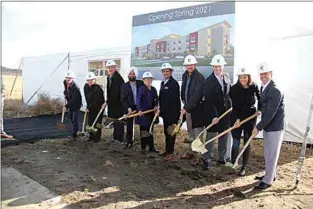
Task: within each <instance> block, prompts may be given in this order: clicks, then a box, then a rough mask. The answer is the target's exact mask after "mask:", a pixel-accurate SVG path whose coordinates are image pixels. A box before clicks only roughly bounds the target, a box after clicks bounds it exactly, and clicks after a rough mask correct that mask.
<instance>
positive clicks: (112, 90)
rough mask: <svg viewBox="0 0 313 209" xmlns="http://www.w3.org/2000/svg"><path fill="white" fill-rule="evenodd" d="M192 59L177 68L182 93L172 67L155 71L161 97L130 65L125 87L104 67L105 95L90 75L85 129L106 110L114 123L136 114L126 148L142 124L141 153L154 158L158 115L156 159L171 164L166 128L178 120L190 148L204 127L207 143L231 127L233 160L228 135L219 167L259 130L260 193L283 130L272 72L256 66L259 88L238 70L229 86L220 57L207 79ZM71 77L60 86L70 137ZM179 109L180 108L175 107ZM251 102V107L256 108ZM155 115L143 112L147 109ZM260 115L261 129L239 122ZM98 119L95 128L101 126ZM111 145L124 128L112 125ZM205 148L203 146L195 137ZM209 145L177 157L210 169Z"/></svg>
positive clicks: (148, 77) (75, 92) (78, 101)
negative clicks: (160, 138) (160, 132)
mask: <svg viewBox="0 0 313 209" xmlns="http://www.w3.org/2000/svg"><path fill="white" fill-rule="evenodd" d="M197 63H198V62H197V60H196V58H195V57H194V56H193V55H187V56H186V57H185V59H184V63H183V65H184V66H185V67H186V71H185V73H184V74H183V75H182V85H181V89H180V86H179V84H178V82H177V81H176V80H175V79H174V78H173V76H172V73H173V70H174V69H173V67H172V66H171V65H170V64H169V63H164V64H163V65H162V66H161V69H160V70H161V72H162V75H163V81H162V82H161V87H160V90H159V94H158V93H157V90H156V88H155V87H153V86H152V82H153V75H152V73H151V72H149V71H147V72H144V73H143V75H142V77H141V78H139V74H138V70H137V68H135V67H131V68H130V70H129V72H128V81H127V82H126V83H125V82H124V79H123V78H122V76H121V75H120V74H119V72H118V71H117V70H116V63H115V62H114V61H113V60H110V61H108V62H107V63H106V67H107V69H108V74H109V75H108V77H107V88H106V89H107V93H106V95H107V97H106V98H104V92H103V90H102V88H101V87H100V86H99V85H97V84H96V79H95V78H96V77H95V75H94V74H93V73H91V72H90V73H88V74H87V76H86V81H87V83H86V84H85V86H84V93H85V99H86V102H87V109H86V111H88V112H89V116H88V125H91V124H92V123H93V122H94V120H95V118H96V116H97V114H98V113H99V111H101V110H103V109H105V108H106V107H108V117H110V118H114V119H118V118H120V117H122V116H125V115H126V116H127V115H128V116H129V115H132V114H134V113H135V112H136V113H138V114H139V116H138V117H136V118H128V119H127V132H126V146H125V149H128V148H131V147H133V142H134V125H135V123H137V124H138V125H139V126H140V138H141V139H140V140H141V153H142V154H145V153H146V152H147V151H146V147H147V146H148V147H149V149H148V152H152V153H159V151H158V150H157V149H156V148H155V147H154V139H153V134H151V132H150V127H152V128H153V124H152V123H158V119H157V120H153V119H154V118H155V116H157V117H159V116H160V117H162V119H163V127H164V135H165V142H166V143H165V151H164V152H162V153H159V155H160V156H164V157H165V160H167V161H171V160H172V159H173V152H174V145H175V139H176V137H175V135H171V134H170V133H168V131H167V130H168V128H169V127H170V126H172V125H173V124H177V122H178V120H179V118H180V117H181V116H184V120H185V121H186V123H187V130H188V138H186V139H185V142H186V143H192V142H193V140H195V138H196V137H197V136H198V135H199V133H200V132H201V131H203V130H204V128H205V127H207V126H208V125H210V124H212V123H213V124H214V126H213V127H211V128H210V129H208V130H207V132H206V139H205V140H209V139H211V138H213V137H215V136H217V134H218V133H221V132H223V131H225V130H227V129H228V128H229V127H231V126H235V127H236V128H235V129H233V130H232V131H231V135H232V138H233V145H232V152H231V159H227V157H226V151H227V144H228V139H229V136H228V134H224V135H223V136H221V137H220V138H219V139H218V157H217V164H218V165H225V164H226V162H228V161H231V162H232V163H234V161H235V159H236V157H237V156H238V152H239V147H240V141H241V137H242V134H243V140H244V143H246V142H247V141H248V139H249V138H250V136H251V135H252V134H254V135H256V134H258V132H260V131H263V138H264V157H265V167H266V173H265V176H262V177H256V179H258V180H260V183H259V184H258V185H257V186H256V189H266V188H268V187H270V186H271V184H272V183H273V181H275V179H276V167H277V162H278V158H279V154H280V149H281V145H282V140H283V132H284V129H285V110H284V98H283V94H282V92H281V91H280V90H279V88H278V87H277V86H276V85H275V83H274V81H273V80H272V74H273V72H272V70H271V69H269V67H268V65H267V64H266V63H261V64H260V65H259V66H258V70H259V73H260V79H261V83H262V84H261V88H260V89H259V87H258V86H257V84H256V83H255V82H253V81H252V78H251V74H250V73H249V72H248V71H247V69H246V68H240V69H239V72H238V81H237V83H236V84H234V85H231V81H230V79H229V75H228V74H227V73H225V72H224V66H225V65H226V64H227V63H226V61H225V59H224V57H223V56H221V55H215V56H214V57H213V58H212V61H211V63H210V65H212V66H213V72H212V74H211V75H210V76H208V77H207V78H205V77H204V76H203V75H202V74H201V72H199V71H198V70H197ZM73 78H74V74H73V72H70V71H69V72H68V73H67V75H66V80H65V81H64V87H65V91H64V95H65V98H66V101H67V104H66V105H65V108H69V110H70V118H71V121H72V123H73V124H74V125H73V137H74V138H76V137H77V131H78V111H79V109H80V108H81V106H82V97H81V95H80V92H79V88H78V86H77V85H76V84H75V82H74V81H73ZM181 104H182V105H181ZM256 104H257V106H256ZM231 107H232V112H231V113H230V114H227V115H226V116H225V117H223V118H222V119H220V120H219V119H218V118H219V116H221V115H222V114H223V113H225V112H226V111H227V110H228V109H229V108H231ZM148 110H154V111H153V112H149V113H147V114H146V113H145V111H148ZM257 111H259V112H260V113H261V114H262V116H261V120H260V122H259V123H256V122H257V120H256V118H254V119H252V120H250V121H248V122H246V123H244V124H243V125H240V122H241V121H242V120H244V119H246V118H247V117H249V116H251V115H253V114H255V113H256V112H257ZM101 121H102V114H101V117H99V118H98V121H97V123H101ZM113 125H114V133H113V139H114V140H116V141H118V142H122V141H123V138H124V125H123V123H120V122H115V123H113ZM100 137H101V128H99V129H98V131H97V132H96V133H94V134H91V135H90V138H89V140H91V141H94V142H98V141H99V140H100ZM201 140H202V141H203V142H204V141H205V140H204V139H203V138H201ZM213 145H214V142H211V143H208V144H207V145H206V147H205V148H206V150H207V152H205V153H204V154H203V156H201V157H200V156H199V155H198V154H197V153H195V152H192V151H191V149H190V151H189V152H188V153H186V154H184V155H183V156H182V159H188V160H191V163H192V164H193V165H197V164H199V163H201V159H202V162H203V167H204V169H206V170H207V169H210V167H211V166H212V159H213ZM249 156H250V145H249V146H248V148H247V149H246V150H245V152H244V154H243V165H242V167H241V170H240V172H239V175H240V176H243V175H245V172H246V168H247V166H248V163H249Z"/></svg>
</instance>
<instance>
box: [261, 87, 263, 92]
mask: <svg viewBox="0 0 313 209" xmlns="http://www.w3.org/2000/svg"><path fill="white" fill-rule="evenodd" d="M262 92H263V86H261V94H262Z"/></svg>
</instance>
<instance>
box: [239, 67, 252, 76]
mask: <svg viewBox="0 0 313 209" xmlns="http://www.w3.org/2000/svg"><path fill="white" fill-rule="evenodd" d="M237 75H238V76H239V75H250V73H249V71H248V70H247V68H245V67H240V68H238V73H237Z"/></svg>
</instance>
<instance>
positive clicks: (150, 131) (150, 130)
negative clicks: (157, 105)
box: [149, 114, 158, 134]
mask: <svg viewBox="0 0 313 209" xmlns="http://www.w3.org/2000/svg"><path fill="white" fill-rule="evenodd" d="M157 117H158V115H157V114H155V115H154V117H153V120H152V123H151V125H150V129H149V133H150V134H152V127H153V124H154V122H155V120H156V118H157Z"/></svg>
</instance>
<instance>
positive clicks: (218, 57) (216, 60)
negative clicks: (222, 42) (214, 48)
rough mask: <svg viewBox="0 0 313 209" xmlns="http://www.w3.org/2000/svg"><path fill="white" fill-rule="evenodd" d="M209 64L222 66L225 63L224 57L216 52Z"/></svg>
mask: <svg viewBox="0 0 313 209" xmlns="http://www.w3.org/2000/svg"><path fill="white" fill-rule="evenodd" d="M210 65H213V66H224V65H227V62H225V59H224V57H223V56H222V55H220V54H217V55H215V56H214V57H213V58H212V61H211V63H210Z"/></svg>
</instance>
